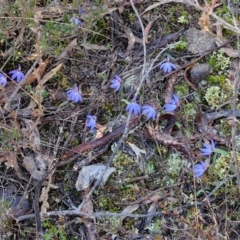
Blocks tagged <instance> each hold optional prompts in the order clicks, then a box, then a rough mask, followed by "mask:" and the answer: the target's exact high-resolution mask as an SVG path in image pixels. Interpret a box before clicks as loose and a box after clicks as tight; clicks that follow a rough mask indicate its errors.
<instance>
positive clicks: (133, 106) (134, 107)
mask: <svg viewBox="0 0 240 240" xmlns="http://www.w3.org/2000/svg"><path fill="white" fill-rule="evenodd" d="M126 111H128V112H129V113H130V114H134V115H138V114H139V113H140V112H141V107H140V105H139V104H137V103H136V100H135V98H134V99H133V100H132V102H130V103H129V104H128V105H127V107H126Z"/></svg>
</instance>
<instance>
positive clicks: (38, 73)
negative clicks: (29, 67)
mask: <svg viewBox="0 0 240 240" xmlns="http://www.w3.org/2000/svg"><path fill="white" fill-rule="evenodd" d="M49 62H50V58H47V59H46V60H45V61H44V62H43V61H42V60H39V66H38V68H37V69H35V70H34V71H33V72H32V73H31V74H29V76H28V77H27V79H26V81H25V82H24V83H23V86H26V85H30V84H32V83H33V82H35V81H36V80H37V81H40V79H41V77H42V75H43V73H44V71H45V69H46V67H47V66H48V64H49Z"/></svg>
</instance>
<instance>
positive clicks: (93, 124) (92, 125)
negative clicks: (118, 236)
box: [86, 115, 97, 130]
mask: <svg viewBox="0 0 240 240" xmlns="http://www.w3.org/2000/svg"><path fill="white" fill-rule="evenodd" d="M96 120H97V118H96V117H95V116H92V115H87V123H86V126H87V127H89V128H90V129H91V130H92V129H94V128H95V127H96Z"/></svg>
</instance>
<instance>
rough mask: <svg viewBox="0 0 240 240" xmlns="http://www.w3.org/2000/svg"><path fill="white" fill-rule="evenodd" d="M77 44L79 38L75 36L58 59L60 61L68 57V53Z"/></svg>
mask: <svg viewBox="0 0 240 240" xmlns="http://www.w3.org/2000/svg"><path fill="white" fill-rule="evenodd" d="M76 46H77V38H74V39H73V40H72V41H71V42H70V43H69V44H68V45H67V47H65V48H64V49H63V51H62V52H61V53H60V54H59V55H58V56H57V57H56V60H57V61H60V60H62V59H64V58H66V57H67V55H68V54H69V53H70V52H71V51H72V50H73V49H74V48H75V47H76Z"/></svg>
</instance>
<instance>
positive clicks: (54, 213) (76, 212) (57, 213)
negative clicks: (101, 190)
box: [16, 202, 202, 222]
mask: <svg viewBox="0 0 240 240" xmlns="http://www.w3.org/2000/svg"><path fill="white" fill-rule="evenodd" d="M197 205H198V206H201V205H202V203H201V202H198V203H197ZM192 207H194V204H189V205H183V206H180V207H176V208H173V209H169V210H165V211H164V212H155V213H147V214H132V213H112V212H97V213H86V212H83V211H79V210H78V209H74V210H62V211H52V212H47V213H44V214H43V217H50V216H87V217H95V218H103V217H106V216H110V217H111V216H112V217H123V216H125V217H130V218H146V217H154V216H162V215H164V214H165V215H167V214H170V213H171V212H174V211H177V210H179V209H184V208H192ZM33 217H34V214H28V215H24V216H20V217H18V218H16V220H17V221H18V222H20V221H23V220H26V219H30V218H33Z"/></svg>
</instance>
